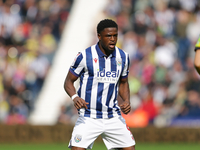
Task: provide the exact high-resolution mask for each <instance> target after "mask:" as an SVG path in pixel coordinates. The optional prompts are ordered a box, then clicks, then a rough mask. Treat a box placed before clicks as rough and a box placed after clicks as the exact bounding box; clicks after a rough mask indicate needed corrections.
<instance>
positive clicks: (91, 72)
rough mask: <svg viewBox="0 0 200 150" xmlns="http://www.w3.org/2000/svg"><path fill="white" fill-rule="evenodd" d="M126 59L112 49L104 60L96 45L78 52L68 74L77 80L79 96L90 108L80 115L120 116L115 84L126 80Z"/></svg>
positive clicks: (121, 51)
mask: <svg viewBox="0 0 200 150" xmlns="http://www.w3.org/2000/svg"><path fill="white" fill-rule="evenodd" d="M128 68H129V56H128V54H127V53H126V52H124V51H123V50H121V49H119V48H117V47H115V51H114V52H113V53H112V54H111V55H109V57H107V58H106V55H105V54H104V53H103V52H102V51H101V50H100V48H99V46H98V44H96V45H93V46H91V47H89V48H87V49H86V50H84V51H82V52H79V53H78V54H77V56H76V58H75V59H74V62H73V63H72V65H71V67H70V72H71V73H73V74H74V75H75V76H77V77H80V84H79V88H78V92H77V93H78V95H79V97H81V98H82V99H84V100H85V101H86V102H88V103H89V104H88V105H87V106H88V109H85V108H81V109H80V110H79V115H81V116H85V117H91V118H112V117H114V116H118V115H121V113H120V107H119V106H118V102H117V94H118V83H119V82H118V80H119V78H126V77H127V76H128V73H129V71H128Z"/></svg>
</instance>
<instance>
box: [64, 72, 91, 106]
mask: <svg viewBox="0 0 200 150" xmlns="http://www.w3.org/2000/svg"><path fill="white" fill-rule="evenodd" d="M77 79H78V77H77V76H75V75H74V74H72V73H71V72H70V71H69V72H68V74H67V77H66V79H65V82H64V89H65V91H66V92H67V94H68V95H69V96H70V97H72V96H73V95H75V94H76V89H75V87H74V82H75V81H76V80H77ZM73 102H74V106H75V107H76V108H77V109H81V108H86V109H87V104H89V103H87V102H86V101H85V100H83V99H82V98H80V97H79V96H77V97H75V98H74V99H73Z"/></svg>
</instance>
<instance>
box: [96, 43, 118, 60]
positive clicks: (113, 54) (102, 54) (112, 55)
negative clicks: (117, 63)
mask: <svg viewBox="0 0 200 150" xmlns="http://www.w3.org/2000/svg"><path fill="white" fill-rule="evenodd" d="M98 44H99V42H98V43H97V44H96V46H95V48H96V50H97V54H98V55H99V57H106V55H105V54H104V53H103V52H102V51H101V50H100V48H99V45H98ZM115 56H116V48H115V50H114V51H113V53H112V54H110V55H109V56H108V57H115Z"/></svg>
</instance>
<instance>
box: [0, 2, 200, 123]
mask: <svg viewBox="0 0 200 150" xmlns="http://www.w3.org/2000/svg"><path fill="white" fill-rule="evenodd" d="M60 2H64V4H61V3H60ZM107 2H108V4H107V5H106V7H105V8H104V11H103V14H100V16H99V17H100V18H101V17H103V16H106V18H111V19H113V20H115V21H116V22H117V23H118V25H119V37H118V43H117V46H118V47H120V48H122V49H123V50H125V51H127V52H128V53H129V54H130V59H131V65H130V74H129V85H130V90H131V104H132V111H131V113H130V114H129V115H126V116H125V115H124V118H125V119H126V120H127V124H128V125H129V126H130V127H146V126H149V125H153V126H156V127H169V126H178V127H199V126H200V93H199V91H200V77H199V75H198V74H197V72H196V71H195V70H194V66H193V60H194V45H195V43H196V41H197V39H198V37H199V33H200V28H199V26H200V2H199V1H198V0H190V1H186V0H185V1H184V0H109V1H107ZM72 3H73V1H72V0H71V1H70V0H66V1H43V0H42V1H23V0H18V1H17V0H16V1H13V3H10V2H5V3H3V1H1V2H0V11H1V13H0V27H1V28H0V58H1V59H0V71H1V74H0V80H1V82H0V93H1V94H0V122H2V123H6V124H13V123H18V124H24V123H26V121H27V118H29V116H30V114H33V110H36V109H35V108H34V106H35V105H34V104H35V101H36V99H37V98H38V92H39V91H43V90H41V89H42V86H43V82H44V79H45V78H46V77H47V74H48V72H49V69H50V68H51V66H52V62H53V58H54V55H55V53H56V51H57V46H58V44H59V41H60V40H61V34H62V33H63V29H64V26H65V23H66V22H67V21H68V19H69V18H68V15H69V13H70V10H71V6H72ZM8 14H10V15H8ZM101 15H102V16H101ZM96 19H97V18H96ZM8 20H9V21H8ZM90 21H91V20H87V22H90ZM92 21H93V24H94V27H93V28H94V30H93V31H92V33H89V36H92V37H93V38H91V41H90V43H85V44H87V45H88V46H89V45H91V44H95V43H96V42H97V38H96V30H95V23H96V20H92ZM82 22H84V20H83V21H82ZM79 27H80V25H79ZM83 28H85V26H81V27H80V29H83ZM90 28H92V27H91V26H90ZM90 32H91V31H90ZM86 35H87V34H86ZM49 41H51V42H49ZM83 48H85V45H84V46H83ZM72 55H73V56H75V51H74V52H72V53H71V55H70V56H69V57H71V56H72ZM63 57H64V56H63ZM61 59H62V58H61ZM67 59H68V58H67ZM69 59H73V58H69ZM70 62H71V61H70ZM63 65H64V64H63ZM67 65H68V64H67ZM66 68H67V67H66ZM66 70H67V69H66ZM66 70H65V73H66ZM64 75H66V74H64ZM61 80H62V79H61ZM59 82H60V81H59ZM48 86H49V85H48ZM55 87H56V86H55ZM43 88H44V87H43ZM56 88H57V87H56ZM59 88H60V87H59ZM61 88H62V87H61ZM61 93H62V92H61ZM51 94H52V93H51ZM57 94H58V93H57ZM54 95H55V94H54ZM44 97H45V96H44ZM66 99H68V98H66ZM66 99H65V98H62V97H60V96H58V99H57V101H62V103H59V105H58V107H56V109H57V110H56V111H55V112H56V113H55V114H56V115H55V116H57V119H56V118H53V121H52V120H51V121H50V122H49V123H50V124H52V123H55V121H56V120H57V123H58V124H70V123H74V120H75V118H76V115H77V112H76V110H74V107H73V105H71V103H69V102H68V101H67V100H66ZM54 100H56V99H55V98H54ZM42 106H43V107H44V106H45V105H42ZM59 111H60V115H59ZM16 114H17V115H16ZM39 114H40V113H39ZM55 116H54V117H55ZM16 118H18V119H16ZM51 119H52V118H51ZM14 120H15V121H14ZM38 123H39V122H38Z"/></svg>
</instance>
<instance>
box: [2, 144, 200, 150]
mask: <svg viewBox="0 0 200 150" xmlns="http://www.w3.org/2000/svg"><path fill="white" fill-rule="evenodd" d="M67 146H68V144H67V143H65V144H62V143H59V144H2V143H1V144H0V150H70V149H69V148H67ZM199 149H200V143H137V144H136V150H199ZM93 150H106V147H105V145H104V144H103V143H95V144H94V146H93Z"/></svg>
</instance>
